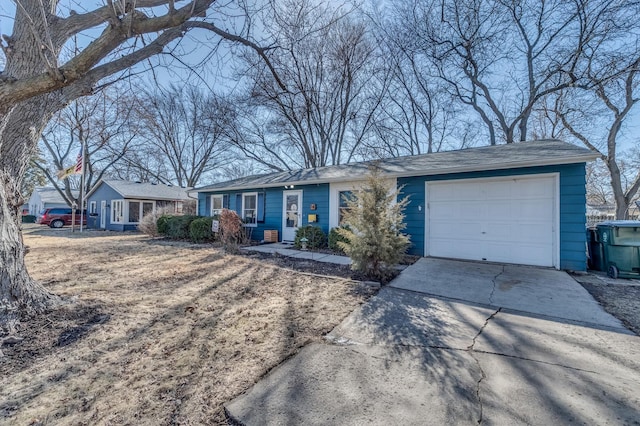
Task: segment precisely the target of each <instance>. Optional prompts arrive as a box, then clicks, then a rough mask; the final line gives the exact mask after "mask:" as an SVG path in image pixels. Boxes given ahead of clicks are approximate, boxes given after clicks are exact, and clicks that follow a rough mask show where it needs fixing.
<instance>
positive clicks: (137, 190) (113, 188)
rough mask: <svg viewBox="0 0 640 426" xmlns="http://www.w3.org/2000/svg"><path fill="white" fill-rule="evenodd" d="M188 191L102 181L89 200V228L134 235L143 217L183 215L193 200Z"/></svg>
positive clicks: (155, 185)
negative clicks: (160, 211)
mask: <svg viewBox="0 0 640 426" xmlns="http://www.w3.org/2000/svg"><path fill="white" fill-rule="evenodd" d="M187 190H188V188H180V187H178V186H171V185H165V184H161V183H158V184H156V183H149V182H131V181H125V180H106V179H104V180H101V181H99V182H98V183H97V184H96V186H94V188H93V189H92V190H91V192H89V193H88V194H87V197H86V203H87V213H88V215H89V218H88V219H89V220H88V221H87V227H89V228H97V229H108V230H111V231H132V230H135V229H137V228H138V224H139V223H140V219H142V217H143V216H144V215H146V214H147V213H150V212H154V211H156V209H160V208H163V209H168V210H169V212H171V213H176V214H180V213H182V208H183V204H184V203H185V202H186V201H188V200H189V199H190V198H189V196H188V195H187Z"/></svg>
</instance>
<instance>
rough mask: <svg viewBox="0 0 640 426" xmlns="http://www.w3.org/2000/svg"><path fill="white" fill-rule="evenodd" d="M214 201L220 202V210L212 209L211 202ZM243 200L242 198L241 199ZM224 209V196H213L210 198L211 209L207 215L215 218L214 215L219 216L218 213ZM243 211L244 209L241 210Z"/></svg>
mask: <svg viewBox="0 0 640 426" xmlns="http://www.w3.org/2000/svg"><path fill="white" fill-rule="evenodd" d="M214 199H219V200H220V208H219V209H214V208H213V200H214ZM243 200H244V198H243ZM257 206H258V199H257V198H256V207H257ZM223 208H224V195H223V194H214V195H212V196H211V209H210V210H209V214H210V215H211V216H215V215H220V213H222V209H223ZM242 211H244V209H243V210H242Z"/></svg>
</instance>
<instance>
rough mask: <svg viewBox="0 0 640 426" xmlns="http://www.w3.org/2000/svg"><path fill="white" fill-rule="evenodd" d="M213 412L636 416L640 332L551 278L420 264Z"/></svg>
mask: <svg viewBox="0 0 640 426" xmlns="http://www.w3.org/2000/svg"><path fill="white" fill-rule="evenodd" d="M226 409H227V412H228V413H229V415H230V417H231V418H232V419H233V420H235V421H238V422H240V423H242V424H246V425H265V424H266V425H269V424H272V425H276V424H277V425H298V424H309V425H320V424H323V425H324V424H349V425H365V424H367V425H370V424H373V425H388V424H403V425H405V424H406V425H424V424H469V425H472V424H478V423H486V424H510V425H511V424H545V425H547V424H567V423H576V424H639V423H638V422H639V419H640V338H638V337H637V336H635V335H633V334H631V333H629V332H628V331H627V330H626V329H624V328H623V327H622V325H621V324H620V323H619V322H618V321H617V320H616V319H615V318H613V317H611V316H609V315H608V314H607V313H606V312H604V311H603V310H602V309H601V308H600V306H599V305H598V304H597V303H596V302H595V301H594V300H593V299H592V298H591V296H590V295H589V294H588V293H587V292H586V291H584V289H583V288H582V287H581V286H580V285H579V284H577V283H576V282H575V281H574V280H573V279H572V278H571V277H569V276H568V275H567V274H565V273H564V272H559V271H554V270H548V269H538V268H528V267H520V266H511V265H505V266H502V265H491V264H481V263H473V262H457V261H450V260H440V259H421V260H420V261H419V262H417V263H416V264H414V265H412V266H411V267H409V268H407V269H406V270H405V271H403V272H402V274H401V275H400V276H399V277H398V278H397V279H396V280H395V281H394V282H393V283H392V284H391V285H390V286H387V287H385V288H383V289H382V290H381V291H380V293H379V294H378V295H377V296H375V297H374V298H372V299H371V300H370V301H369V302H368V303H367V304H365V305H363V306H362V307H361V308H359V309H358V310H356V311H354V312H353V313H352V314H351V315H350V316H349V317H347V318H346V319H345V320H344V321H343V323H342V324H340V325H339V326H338V327H336V329H334V330H333V331H332V332H331V333H330V334H329V335H328V336H327V343H325V344H312V345H309V346H307V347H305V348H304V349H302V350H301V352H300V353H299V354H298V355H296V356H295V357H294V358H292V359H290V360H288V361H287V362H285V363H284V364H282V365H281V366H279V367H278V368H276V369H274V370H273V371H272V372H271V373H270V374H268V375H267V376H266V377H265V378H264V379H262V380H261V381H260V382H259V383H257V384H256V385H255V386H254V387H253V388H251V389H250V390H249V391H248V392H247V393H246V394H244V395H242V396H240V397H238V398H236V399H235V400H234V401H232V402H230V403H229V404H227V406H226Z"/></svg>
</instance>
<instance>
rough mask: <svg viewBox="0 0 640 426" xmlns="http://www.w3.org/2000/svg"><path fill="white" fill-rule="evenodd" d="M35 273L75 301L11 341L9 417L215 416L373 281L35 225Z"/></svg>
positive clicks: (2, 360)
mask: <svg viewBox="0 0 640 426" xmlns="http://www.w3.org/2000/svg"><path fill="white" fill-rule="evenodd" d="M25 242H26V244H27V245H28V246H29V247H30V253H29V254H28V255H27V263H28V266H29V270H30V272H31V274H32V275H33V276H34V277H35V278H37V279H38V280H40V281H41V282H43V283H45V285H46V286H47V287H48V288H50V289H51V290H52V291H53V292H55V293H58V294H61V295H64V296H66V297H67V298H70V299H71V300H73V302H72V303H70V304H68V305H67V306H66V307H65V308H63V309H61V310H60V311H57V312H54V313H51V314H49V315H46V316H43V317H39V318H37V319H35V320H33V321H31V322H28V323H26V322H25V323H22V324H21V325H20V329H19V332H18V334H19V335H20V336H22V337H25V338H26V339H25V341H23V342H21V343H19V344H17V345H14V346H10V347H7V346H5V347H4V348H3V349H2V350H3V352H4V356H1V357H0V423H3V424H20V425H25V424H56V425H59V424H63V425H64V424H73V425H76V424H91V425H94V424H104V425H107V424H136V425H138V424H147V425H164V424H219V423H224V421H225V418H224V413H223V408H222V404H223V403H225V402H226V401H229V400H230V399H232V398H233V397H235V396H236V395H238V394H240V393H242V392H243V391H245V390H246V389H248V388H249V387H250V386H251V385H252V384H253V383H255V382H256V381H257V380H258V379H260V377H262V376H263V375H264V374H265V373H267V372H268V371H269V370H270V369H271V368H273V367H275V366H277V365H278V364H280V363H281V362H282V361H283V360H285V359H287V358H288V357H290V356H292V355H293V354H294V353H296V352H297V350H298V349H299V348H300V347H302V346H303V345H305V344H307V343H309V342H311V341H317V340H319V339H321V337H322V335H323V334H325V333H327V332H328V331H330V330H331V329H332V328H333V327H334V326H336V325H337V324H338V323H339V322H340V321H341V320H342V319H343V318H344V317H345V316H346V315H347V314H348V313H349V312H351V311H352V310H353V309H354V308H355V307H356V306H358V305H359V304H361V303H363V302H364V301H365V300H366V299H367V298H368V297H369V296H370V295H371V290H369V289H368V288H367V287H365V286H362V285H360V284H358V283H356V282H353V281H350V280H345V279H342V278H331V277H319V276H313V275H310V274H304V273H300V272H294V271H291V270H288V269H283V268H280V267H278V266H275V265H272V264H268V263H265V262H262V261H260V260H256V259H252V258H249V257H245V256H241V255H238V256H232V255H226V254H224V253H222V252H221V251H220V250H219V249H216V248H212V247H210V246H206V245H199V246H198V245H191V244H186V243H171V242H166V241H159V240H152V239H149V238H147V237H145V236H142V235H132V234H124V235H123V234H115V233H108V232H85V233H83V234H79V233H77V232H76V233H74V234H71V233H70V232H69V230H68V229H63V230H49V229H48V228H45V227H40V226H37V225H36V226H29V228H28V229H26V230H25Z"/></svg>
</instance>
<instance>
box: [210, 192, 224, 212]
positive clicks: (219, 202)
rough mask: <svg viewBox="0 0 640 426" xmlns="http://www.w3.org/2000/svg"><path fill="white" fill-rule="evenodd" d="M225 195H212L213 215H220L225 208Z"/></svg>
mask: <svg viewBox="0 0 640 426" xmlns="http://www.w3.org/2000/svg"><path fill="white" fill-rule="evenodd" d="M223 199H224V196H223V195H221V194H220V195H212V196H211V216H219V215H220V213H222V208H223V205H224V204H223Z"/></svg>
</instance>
